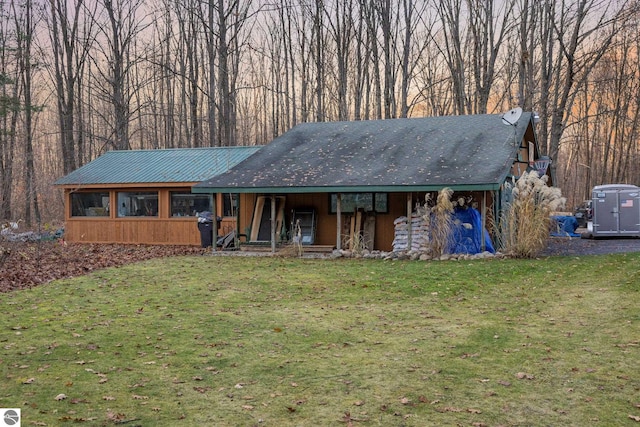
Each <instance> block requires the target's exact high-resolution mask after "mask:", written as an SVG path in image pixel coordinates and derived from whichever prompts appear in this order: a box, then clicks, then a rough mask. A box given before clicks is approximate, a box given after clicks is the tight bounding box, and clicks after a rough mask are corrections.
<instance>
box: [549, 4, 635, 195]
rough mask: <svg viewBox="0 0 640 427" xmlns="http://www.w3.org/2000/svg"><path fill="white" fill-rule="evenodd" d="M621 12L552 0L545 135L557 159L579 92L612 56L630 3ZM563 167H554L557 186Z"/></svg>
mask: <svg viewBox="0 0 640 427" xmlns="http://www.w3.org/2000/svg"><path fill="white" fill-rule="evenodd" d="M615 6H618V7H617V8H615V9H612V5H611V3H610V2H609V1H602V0H578V1H576V2H568V3H565V2H559V1H556V0H546V1H545V2H544V7H543V9H542V10H541V11H540V12H541V13H542V17H541V21H540V22H541V24H540V26H539V28H540V30H541V31H540V45H541V50H542V53H541V58H542V61H541V88H540V90H541V97H540V106H541V114H540V117H541V119H542V120H541V127H540V130H541V132H540V133H539V135H540V141H541V145H542V148H543V150H544V151H545V152H546V154H548V155H549V156H550V157H551V158H552V159H557V158H558V154H559V151H560V143H561V140H562V136H563V133H564V130H565V129H566V127H567V125H568V122H569V120H570V119H571V112H572V107H573V103H574V100H575V97H576V94H577V93H578V92H577V89H579V88H581V87H584V85H585V84H586V83H587V81H588V78H589V76H590V74H591V71H592V70H593V69H594V67H595V66H596V65H597V63H598V62H599V61H600V59H601V58H602V57H603V55H604V54H605V53H606V52H607V50H608V49H609V47H610V46H611V43H612V41H613V40H614V37H615V36H616V34H618V31H619V30H620V28H622V26H623V25H624V22H625V20H626V19H627V13H628V10H627V8H626V6H627V2H626V1H623V2H620V3H619V5H615ZM556 170H557V163H556V162H554V163H552V164H551V168H550V173H551V177H552V180H553V181H554V182H557V176H556Z"/></svg>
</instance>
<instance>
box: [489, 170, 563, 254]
mask: <svg viewBox="0 0 640 427" xmlns="http://www.w3.org/2000/svg"><path fill="white" fill-rule="evenodd" d="M547 179H548V177H547V176H546V175H544V176H542V177H540V176H539V175H538V173H537V172H536V171H531V172H525V173H524V174H522V176H521V177H520V179H519V180H518V181H516V184H515V186H514V188H513V193H512V194H513V199H512V201H511V202H510V203H509V204H507V206H506V208H505V209H504V211H503V212H502V214H501V221H500V224H499V226H498V231H499V236H498V237H499V242H500V244H501V247H502V250H503V252H505V253H506V254H508V255H510V256H513V257H516V258H534V257H536V256H537V255H538V254H539V253H540V252H541V251H542V250H543V249H544V248H545V247H546V245H547V241H548V239H549V234H550V231H551V221H552V219H551V214H552V213H553V212H555V211H558V210H560V209H562V208H563V207H564V204H565V201H566V199H565V198H564V197H562V193H561V191H560V189H559V188H557V187H549V186H548V185H547Z"/></svg>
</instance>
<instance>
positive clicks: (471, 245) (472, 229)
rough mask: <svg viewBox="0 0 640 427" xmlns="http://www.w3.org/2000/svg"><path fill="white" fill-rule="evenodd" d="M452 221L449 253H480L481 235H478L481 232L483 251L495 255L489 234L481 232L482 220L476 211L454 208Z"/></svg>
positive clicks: (485, 231)
mask: <svg viewBox="0 0 640 427" xmlns="http://www.w3.org/2000/svg"><path fill="white" fill-rule="evenodd" d="M453 220H454V224H453V229H452V239H451V245H450V246H449V251H448V252H449V253H451V254H477V253H480V252H482V234H480V233H481V232H482V231H483V232H484V246H485V249H484V250H485V251H487V252H491V253H495V249H494V248H493V244H492V243H491V237H490V236H489V232H488V231H487V230H482V219H481V217H480V212H478V210H477V209H474V208H456V209H455V211H454V212H453ZM481 230H482V231H481Z"/></svg>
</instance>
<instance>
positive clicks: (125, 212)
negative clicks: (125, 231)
mask: <svg viewBox="0 0 640 427" xmlns="http://www.w3.org/2000/svg"><path fill="white" fill-rule="evenodd" d="M125 216H158V193H157V192H155V191H153V192H152V191H132V192H128V191H126V192H125V191H122V192H119V193H118V217H125Z"/></svg>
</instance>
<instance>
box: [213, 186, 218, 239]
mask: <svg viewBox="0 0 640 427" xmlns="http://www.w3.org/2000/svg"><path fill="white" fill-rule="evenodd" d="M217 197H218V195H217V194H216V193H213V194H212V195H211V214H212V215H213V223H212V224H211V227H212V232H213V236H212V237H211V252H215V251H216V250H217V248H218V212H217V207H216V198H217Z"/></svg>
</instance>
